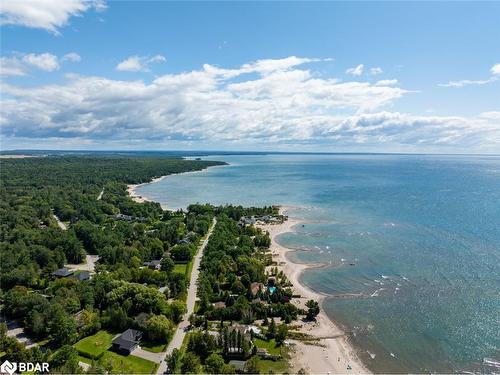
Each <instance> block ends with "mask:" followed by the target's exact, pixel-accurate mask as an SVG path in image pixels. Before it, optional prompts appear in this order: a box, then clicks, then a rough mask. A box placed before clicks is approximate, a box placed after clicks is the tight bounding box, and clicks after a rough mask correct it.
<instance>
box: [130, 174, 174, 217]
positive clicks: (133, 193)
mask: <svg viewBox="0 0 500 375" xmlns="http://www.w3.org/2000/svg"><path fill="white" fill-rule="evenodd" d="M168 176H169V175H165V176H160V177H155V178H153V179H152V180H151V181H149V182H143V183H140V184H129V185H127V193H128V195H129V196H130V198H131V199H132V200H133V201H134V202H137V203H144V202H154V201H153V200H151V199H148V198H146V197H144V196H142V195H139V193H137V191H136V189H137V188H139V187H141V186H145V185H149V184H154V183H155V182H160V181H161V180H163V179H165V178H167V177H168ZM160 205H161V204H160ZM161 208H162V209H164V210H167V211H172V209H170V208H168V207H165V206H163V205H161Z"/></svg>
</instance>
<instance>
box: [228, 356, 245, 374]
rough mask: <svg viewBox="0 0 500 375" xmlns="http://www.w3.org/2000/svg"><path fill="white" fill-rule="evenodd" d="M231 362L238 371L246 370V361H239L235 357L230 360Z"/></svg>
mask: <svg viewBox="0 0 500 375" xmlns="http://www.w3.org/2000/svg"><path fill="white" fill-rule="evenodd" d="M229 364H230V365H231V366H233V367H234V368H235V369H236V372H237V373H243V372H245V361H237V360H234V359H233V360H232V361H229Z"/></svg>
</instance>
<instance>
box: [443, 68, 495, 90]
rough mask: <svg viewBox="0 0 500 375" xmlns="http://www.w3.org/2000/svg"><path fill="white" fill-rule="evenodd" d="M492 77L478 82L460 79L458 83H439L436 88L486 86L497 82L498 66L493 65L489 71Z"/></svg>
mask: <svg viewBox="0 0 500 375" xmlns="http://www.w3.org/2000/svg"><path fill="white" fill-rule="evenodd" d="M490 72H491V74H492V76H491V77H490V78H488V79H478V80H470V79H462V80H460V81H450V82H447V83H439V84H438V86H441V87H465V86H473V85H474V86H481V85H487V84H488V83H492V82H495V81H498V80H499V79H500V64H496V65H493V66H492V67H491V69H490Z"/></svg>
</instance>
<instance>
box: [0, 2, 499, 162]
mask: <svg viewBox="0 0 500 375" xmlns="http://www.w3.org/2000/svg"><path fill="white" fill-rule="evenodd" d="M19 3H22V4H21V5H19ZM54 4H55V5H54ZM60 4H61V3H59V4H57V3H54V2H53V1H51V0H43V1H39V2H27V1H25V2H23V0H21V1H20V2H19V1H16V2H14V1H12V0H5V1H4V2H3V3H2V16H1V20H2V34H1V42H2V47H1V48H2V49H1V52H2V78H1V79H2V81H1V84H2V92H3V95H2V102H3V105H2V107H3V109H2V117H1V124H2V149H10V148H89V149H214V148H215V149H231V150H237V149H245V150H253V149H255V150H286V149H289V147H294V149H301V150H305V151H314V150H318V151H382V152H386V151H403V152H496V153H498V152H499V151H500V65H497V64H500V27H499V26H498V25H500V3H498V2H485V3H479V2H420V3H413V2H208V1H207V2H202V3H199V2H182V3H181V2H169V1H154V2H147V1H146V2H144V1H143V2H134V1H111V2H106V3H105V2H103V1H97V0H95V1H92V0H89V1H84V0H67V1H66V2H65V5H64V6H63V7H61V6H58V5H60ZM33 9H35V10H36V11H37V12H36V14H38V16H32V14H33V12H32V10H33ZM259 61H260V63H259ZM245 64H246V65H245ZM217 69H218V70H217ZM216 70H217V71H216Z"/></svg>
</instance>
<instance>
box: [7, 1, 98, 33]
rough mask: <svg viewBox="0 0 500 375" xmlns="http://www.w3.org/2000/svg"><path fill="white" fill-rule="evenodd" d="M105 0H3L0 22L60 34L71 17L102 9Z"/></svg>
mask: <svg viewBox="0 0 500 375" xmlns="http://www.w3.org/2000/svg"><path fill="white" fill-rule="evenodd" d="M105 7H106V5H105V2H104V1H103V0H64V1H58V0H2V1H1V2H0V23H1V24H2V25H20V26H25V27H30V28H38V29H44V30H47V31H50V32H52V33H54V34H59V31H58V30H59V28H61V27H63V26H65V25H67V23H68V21H69V19H70V17H72V16H79V15H81V14H83V13H84V12H86V11H88V10H89V9H92V8H93V9H96V10H102V9H104V8H105Z"/></svg>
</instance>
